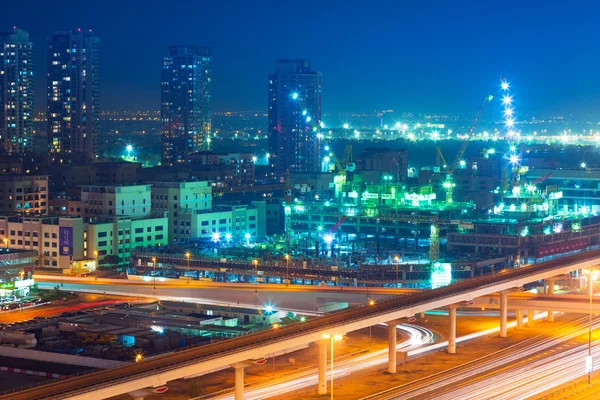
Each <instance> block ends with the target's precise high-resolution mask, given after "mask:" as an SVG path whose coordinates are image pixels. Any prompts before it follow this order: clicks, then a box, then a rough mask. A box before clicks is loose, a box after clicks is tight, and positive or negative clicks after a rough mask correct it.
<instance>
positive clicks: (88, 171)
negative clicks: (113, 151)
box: [48, 162, 141, 191]
mask: <svg viewBox="0 0 600 400" xmlns="http://www.w3.org/2000/svg"><path fill="white" fill-rule="evenodd" d="M48 168H49V171H48V174H49V175H50V188H51V189H52V190H53V191H54V190H65V189H72V188H76V187H77V186H82V185H125V184H131V183H136V182H137V171H138V169H141V164H139V163H130V162H114V163H113V162H100V163H93V164H82V165H50V166H49V167H48Z"/></svg>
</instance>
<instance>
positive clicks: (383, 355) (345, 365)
mask: <svg viewBox="0 0 600 400" xmlns="http://www.w3.org/2000/svg"><path fill="white" fill-rule="evenodd" d="M384 326H386V325H384ZM398 330H401V331H404V332H405V333H407V334H408V336H409V339H408V340H405V341H403V342H402V343H400V344H398V345H397V346H396V348H397V350H398V351H408V350H411V349H416V348H419V347H421V346H422V345H424V344H427V343H432V342H433V340H434V336H435V334H434V333H433V332H432V331H430V330H429V329H427V328H423V327H421V326H418V325H411V324H400V325H398ZM387 357H388V349H387V348H386V349H382V350H377V351H373V352H369V353H367V354H363V355H360V356H357V357H354V358H352V359H347V360H339V361H338V360H336V361H335V364H336V367H335V369H334V379H339V378H342V377H346V376H349V375H351V374H355V373H357V372H360V371H362V370H364V369H367V368H371V367H376V366H378V365H381V364H385V363H387ZM328 378H329V375H328ZM317 380H318V376H317V369H316V368H310V369H307V370H305V371H302V372H300V373H295V374H293V375H288V376H285V377H283V378H281V379H277V380H276V381H271V382H268V383H262V384H259V385H256V386H255V387H250V388H247V389H246V390H245V392H244V399H247V400H253V399H254V400H260V399H265V398H270V397H273V396H278V395H282V394H285V393H288V392H290V391H294V390H300V389H304V388H306V387H310V386H315V385H317ZM228 392H229V391H228ZM207 398H208V397H207ZM210 398H211V399H215V400H231V399H233V395H232V393H227V394H224V395H222V396H218V395H215V394H211V395H210Z"/></svg>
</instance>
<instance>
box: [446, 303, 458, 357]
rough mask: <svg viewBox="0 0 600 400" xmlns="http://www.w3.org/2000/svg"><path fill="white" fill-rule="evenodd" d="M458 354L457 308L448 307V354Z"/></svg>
mask: <svg viewBox="0 0 600 400" xmlns="http://www.w3.org/2000/svg"><path fill="white" fill-rule="evenodd" d="M455 353H456V306H455V305H454V304H451V305H450V306H448V354H455Z"/></svg>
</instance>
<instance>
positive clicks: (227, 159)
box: [188, 151, 254, 187]
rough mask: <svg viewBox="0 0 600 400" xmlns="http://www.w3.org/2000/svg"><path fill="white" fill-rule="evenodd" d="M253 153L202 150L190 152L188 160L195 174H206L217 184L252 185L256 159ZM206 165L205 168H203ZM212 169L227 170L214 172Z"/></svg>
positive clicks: (208, 178)
mask: <svg viewBox="0 0 600 400" xmlns="http://www.w3.org/2000/svg"><path fill="white" fill-rule="evenodd" d="M252 157H253V154H252V153H222V154H219V153H213V152H210V151H201V152H198V153H194V154H190V155H189V157H188V161H189V162H190V164H192V166H191V168H192V170H193V174H194V176H196V177H197V178H199V177H200V175H203V176H206V177H207V179H204V180H211V181H213V182H214V183H215V186H224V187H229V186H251V185H252V184H253V183H254V161H253V159H252ZM202 167H204V168H202ZM211 171H219V172H225V173H224V174H223V173H219V174H213V175H214V176H211V177H209V176H210V175H211Z"/></svg>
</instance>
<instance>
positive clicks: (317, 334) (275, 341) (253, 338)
mask: <svg viewBox="0 0 600 400" xmlns="http://www.w3.org/2000/svg"><path fill="white" fill-rule="evenodd" d="M598 264H600V250H594V251H590V252H586V253H580V254H576V255H571V256H567V257H563V258H560V259H556V260H552V261H548V262H545V263H540V264H535V265H530V266H527V267H523V268H519V269H514V270H504V271H500V272H498V273H496V274H493V275H488V276H482V277H477V278H472V279H467V280H464V281H460V282H457V283H454V284H452V285H449V286H445V287H441V288H438V289H433V290H429V291H423V292H417V293H414V294H412V295H409V296H402V297H397V298H392V299H389V300H381V301H379V302H377V303H376V304H374V305H373V306H370V305H364V306H363V307H358V308H354V309H348V310H343V311H339V312H336V313H332V314H329V315H326V316H323V317H320V318H317V319H314V320H309V321H308V322H306V323H298V324H292V325H288V326H283V327H281V328H280V329H277V330H269V331H264V332H259V333H255V334H251V335H247V336H242V337H238V338H235V339H230V340H226V341H223V342H219V343H215V344H211V345H206V346H201V347H196V348H190V349H185V350H181V351H177V352H173V353H171V354H166V355H163V356H160V357H156V358H151V359H147V360H145V361H143V362H140V363H136V364H132V365H128V366H123V367H119V368H114V369H110V370H104V371H99V372H93V373H89V374H84V375H80V376H74V377H72V378H69V379H65V380H62V381H58V382H52V383H49V384H45V385H41V386H37V387H31V388H26V389H22V390H20V391H17V392H14V393H7V394H4V395H2V396H0V399H6V400H8V399H12V400H30V399H74V400H75V399H76V400H92V399H94V400H97V399H105V398H108V397H112V396H116V395H119V394H124V393H132V392H135V391H138V390H143V389H144V388H149V387H157V386H162V385H165V384H166V383H168V382H169V381H172V380H175V379H179V378H184V377H187V376H192V375H199V374H202V373H207V372H210V371H212V370H215V369H217V368H222V367H224V366H227V365H231V366H232V367H233V368H234V369H235V372H236V373H235V376H236V399H239V400H241V399H243V376H244V372H243V371H244V367H245V364H244V362H246V361H247V360H252V359H256V358H261V357H264V356H265V355H267V354H270V353H274V352H279V351H283V350H286V349H290V348H294V347H297V346H300V345H305V344H307V343H310V342H317V343H319V347H320V355H319V392H320V393H325V392H326V381H325V369H326V362H327V347H326V346H327V342H329V341H328V340H327V342H324V340H323V338H324V335H338V334H339V335H343V334H346V333H347V332H351V331H355V330H359V329H362V328H366V327H369V326H373V325H376V324H380V323H386V324H388V326H389V329H390V333H392V332H393V334H390V340H389V345H390V346H389V350H390V351H389V367H388V368H389V370H390V372H392V373H393V372H396V335H395V331H396V326H397V324H398V323H400V322H401V319H402V318H407V317H411V316H413V315H415V314H417V313H421V312H424V311H427V310H431V309H435V308H440V307H446V306H450V310H451V312H450V332H449V348H448V351H449V352H451V353H453V352H455V344H453V338H454V340H455V335H456V332H455V318H456V309H455V305H460V304H464V302H465V301H469V300H472V299H476V298H478V297H482V296H486V295H489V294H491V293H501V299H500V336H506V318H507V308H508V293H510V292H511V291H515V290H516V288H518V287H520V286H523V285H525V284H527V283H530V282H534V281H538V280H544V279H551V278H553V277H555V276H557V275H561V274H568V273H570V272H571V271H574V270H578V269H587V268H592V267H595V266H596V265H598ZM452 321H454V323H452ZM323 386H324V387H323ZM323 389H325V391H323Z"/></svg>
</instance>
